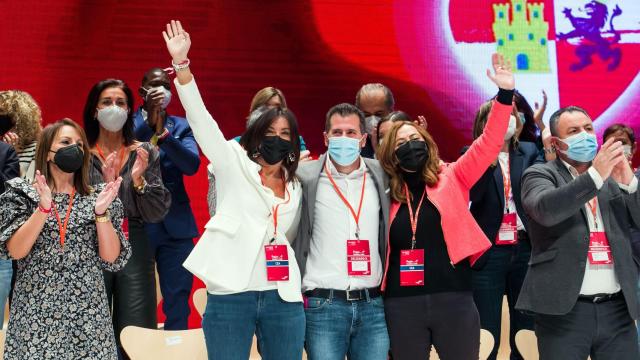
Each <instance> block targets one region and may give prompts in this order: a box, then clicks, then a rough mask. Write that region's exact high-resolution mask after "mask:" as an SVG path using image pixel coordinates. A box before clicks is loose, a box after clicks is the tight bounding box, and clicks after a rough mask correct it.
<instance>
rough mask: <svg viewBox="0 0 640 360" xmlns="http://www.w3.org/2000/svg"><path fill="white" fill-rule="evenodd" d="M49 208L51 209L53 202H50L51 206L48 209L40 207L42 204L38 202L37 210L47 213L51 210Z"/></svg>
mask: <svg viewBox="0 0 640 360" xmlns="http://www.w3.org/2000/svg"><path fill="white" fill-rule="evenodd" d="M51 209H53V203H52V204H51V206H49V208H48V209H45V208H43V207H42V205H40V204H38V210H39V211H40V212H41V213H43V214H49V213H50V212H51Z"/></svg>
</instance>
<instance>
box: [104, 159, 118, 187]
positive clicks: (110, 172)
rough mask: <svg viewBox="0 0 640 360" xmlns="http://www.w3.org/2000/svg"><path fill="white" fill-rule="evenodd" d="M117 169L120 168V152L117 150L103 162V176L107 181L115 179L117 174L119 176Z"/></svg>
mask: <svg viewBox="0 0 640 360" xmlns="http://www.w3.org/2000/svg"><path fill="white" fill-rule="evenodd" d="M117 169H120V161H119V160H118V154H117V153H116V152H112V153H111V154H109V155H108V156H107V158H106V159H105V161H104V162H103V163H102V178H103V179H104V181H105V182H107V183H109V182H112V181H115V179H116V176H118V174H117V171H118V170H117Z"/></svg>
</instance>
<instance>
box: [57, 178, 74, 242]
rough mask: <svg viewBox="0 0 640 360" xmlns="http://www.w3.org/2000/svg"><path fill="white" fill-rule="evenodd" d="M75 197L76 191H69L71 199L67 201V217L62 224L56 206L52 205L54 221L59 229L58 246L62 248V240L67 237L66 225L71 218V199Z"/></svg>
mask: <svg viewBox="0 0 640 360" xmlns="http://www.w3.org/2000/svg"><path fill="white" fill-rule="evenodd" d="M75 195H76V189H75V188H73V191H71V198H70V199H69V206H68V207H67V216H66V217H65V218H64V223H63V222H62V220H61V219H60V214H59V213H58V206H57V205H56V204H53V213H54V214H55V215H56V219H57V220H58V228H59V229H60V246H61V247H64V240H65V237H66V236H67V225H68V224H69V217H70V216H71V208H73V198H74V197H75Z"/></svg>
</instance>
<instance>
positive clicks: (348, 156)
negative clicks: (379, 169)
mask: <svg viewBox="0 0 640 360" xmlns="http://www.w3.org/2000/svg"><path fill="white" fill-rule="evenodd" d="M329 156H331V159H332V160H333V161H335V162H336V164H338V165H340V166H348V165H351V164H353V163H354V162H355V161H356V160H357V159H358V156H360V139H354V138H350V137H346V136H335V137H330V138H329Z"/></svg>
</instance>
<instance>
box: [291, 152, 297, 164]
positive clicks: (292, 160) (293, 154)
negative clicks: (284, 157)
mask: <svg viewBox="0 0 640 360" xmlns="http://www.w3.org/2000/svg"><path fill="white" fill-rule="evenodd" d="M295 160H296V154H295V153H294V152H290V153H289V162H290V163H292V162H294V161H295Z"/></svg>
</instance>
